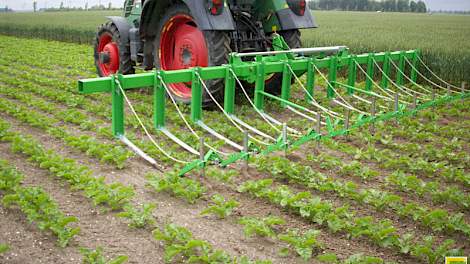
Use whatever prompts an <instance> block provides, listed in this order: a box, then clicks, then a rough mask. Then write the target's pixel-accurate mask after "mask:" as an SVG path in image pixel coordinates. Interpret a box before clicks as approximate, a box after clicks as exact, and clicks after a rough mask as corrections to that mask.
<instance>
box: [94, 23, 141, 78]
mask: <svg viewBox="0 0 470 264" xmlns="http://www.w3.org/2000/svg"><path fill="white" fill-rule="evenodd" d="M103 34H111V35H112V39H113V42H115V43H116V44H117V46H118V47H119V71H118V72H119V73H121V74H134V73H135V69H134V66H135V64H134V62H133V61H132V60H131V52H130V48H129V45H121V44H122V43H121V35H120V33H119V30H118V28H117V27H116V25H115V24H114V23H113V22H112V21H108V22H106V23H104V24H102V25H101V26H100V27H99V28H98V32H97V33H96V36H95V40H94V58H95V66H96V70H97V72H98V75H99V76H101V77H104V76H105V74H104V73H103V72H102V71H101V69H100V67H99V60H100V58H99V50H98V45H99V41H100V38H101V36H102V35H103ZM122 46H125V47H126V48H124V49H122V48H121V47H122Z"/></svg>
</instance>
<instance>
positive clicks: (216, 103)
mask: <svg viewBox="0 0 470 264" xmlns="http://www.w3.org/2000/svg"><path fill="white" fill-rule="evenodd" d="M195 74H196V76H197V77H198V78H199V81H200V82H201V84H202V86H203V87H204V89H205V90H206V92H207V94H208V95H209V97H210V98H211V99H212V101H214V103H215V105H216V106H217V107H218V108H219V109H220V110H221V111H222V113H223V114H224V115H225V116H226V117H227V119H228V120H229V121H230V122H231V123H232V124H233V125H234V126H235V127H236V128H237V129H238V130H239V131H240V132H242V133H244V132H245V131H244V130H243V129H242V128H241V127H240V126H239V125H238V124H237V122H235V120H233V118H232V117H231V116H230V115H229V114H228V113H227V112H226V111H225V109H224V108H223V107H222V106H221V105H220V104H219V102H217V100H216V99H215V98H214V96H213V95H212V93H211V92H210V90H209V88H207V85H206V84H205V82H204V80H203V79H202V78H201V75H199V73H198V72H195ZM248 137H249V138H251V139H253V140H254V141H256V142H258V143H260V144H263V145H266V146H267V145H269V143H267V142H264V141H262V140H259V139H257V138H255V137H253V136H251V135H248Z"/></svg>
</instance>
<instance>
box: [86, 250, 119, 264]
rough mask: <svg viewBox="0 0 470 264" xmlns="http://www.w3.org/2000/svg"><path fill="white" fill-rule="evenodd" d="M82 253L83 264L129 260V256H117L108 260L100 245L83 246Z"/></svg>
mask: <svg viewBox="0 0 470 264" xmlns="http://www.w3.org/2000/svg"><path fill="white" fill-rule="evenodd" d="M80 253H81V254H82V256H83V259H82V263H83V264H122V263H125V262H127V260H128V257H127V256H123V255H121V256H117V257H115V258H114V259H111V260H107V259H106V257H105V256H103V248H101V247H98V248H96V249H89V248H81V249H80Z"/></svg>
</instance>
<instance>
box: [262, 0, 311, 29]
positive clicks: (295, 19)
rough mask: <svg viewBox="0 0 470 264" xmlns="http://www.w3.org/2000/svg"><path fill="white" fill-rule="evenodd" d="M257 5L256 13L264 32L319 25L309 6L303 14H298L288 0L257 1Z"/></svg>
mask: <svg viewBox="0 0 470 264" xmlns="http://www.w3.org/2000/svg"><path fill="white" fill-rule="evenodd" d="M255 7H256V15H257V17H258V19H259V20H260V21H261V22H262V23H263V28H264V32H266V33H271V32H273V31H280V30H291V29H301V28H316V27H317V24H316V23H315V19H314V18H313V15H312V13H311V12H310V10H309V9H308V7H307V9H306V10H305V13H304V15H303V16H299V15H296V14H295V13H294V11H292V10H291V9H290V8H289V5H288V4H287V1H286V0H267V1H256V2H255Z"/></svg>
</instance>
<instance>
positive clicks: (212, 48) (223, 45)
mask: <svg viewBox="0 0 470 264" xmlns="http://www.w3.org/2000/svg"><path fill="white" fill-rule="evenodd" d="M179 14H185V15H188V16H190V17H193V16H192V15H191V11H190V10H189V8H188V7H187V6H186V5H185V4H176V5H174V6H171V7H170V8H168V9H167V10H166V11H165V14H164V15H163V16H162V18H161V20H160V22H159V26H158V30H157V32H159V33H158V34H157V36H156V37H155V40H154V47H155V49H156V51H155V52H154V61H155V67H156V68H157V69H160V68H161V63H160V57H159V49H160V33H161V32H163V27H164V25H165V24H166V23H167V21H169V20H170V19H171V18H172V17H174V16H176V15H179ZM193 20H194V19H193ZM203 35H204V38H205V40H206V46H207V48H208V50H209V52H208V55H209V58H208V66H220V65H222V64H227V63H228V61H229V54H230V53H231V52H232V49H231V48H230V37H229V35H228V34H227V33H226V32H224V31H210V30H207V31H203ZM205 84H206V86H207V88H208V90H209V91H210V92H211V94H212V96H213V97H214V99H215V100H216V101H217V102H218V103H219V104H220V105H223V98H224V97H223V96H224V86H225V85H224V84H225V82H224V79H213V80H207V81H205ZM173 98H175V99H176V100H177V101H179V102H183V103H185V104H189V103H190V102H191V99H187V98H182V97H179V96H178V95H176V94H173ZM202 107H203V108H204V109H212V108H214V107H215V103H214V102H213V100H212V98H211V97H210V95H209V94H208V93H207V92H206V90H205V89H204V87H202Z"/></svg>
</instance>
